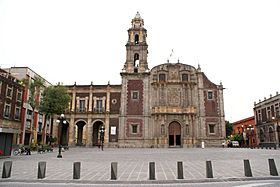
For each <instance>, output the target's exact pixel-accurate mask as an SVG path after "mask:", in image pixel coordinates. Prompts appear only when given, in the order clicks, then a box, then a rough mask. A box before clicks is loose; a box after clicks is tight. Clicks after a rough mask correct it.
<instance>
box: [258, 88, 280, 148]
mask: <svg viewBox="0 0 280 187" xmlns="http://www.w3.org/2000/svg"><path fill="white" fill-rule="evenodd" d="M279 107H280V94H279V93H278V92H276V95H275V96H272V95H270V97H269V98H264V100H263V101H261V100H259V102H258V103H257V102H255V103H254V114H255V121H256V128H257V136H258V140H259V145H260V146H262V147H274V146H277V147H279V139H280V126H279V125H280V122H279V121H280V112H279Z"/></svg>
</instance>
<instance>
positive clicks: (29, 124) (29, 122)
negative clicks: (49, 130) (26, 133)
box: [25, 121, 31, 129]
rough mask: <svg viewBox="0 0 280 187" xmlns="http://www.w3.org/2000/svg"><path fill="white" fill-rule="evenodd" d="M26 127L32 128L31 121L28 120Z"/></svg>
mask: <svg viewBox="0 0 280 187" xmlns="http://www.w3.org/2000/svg"><path fill="white" fill-rule="evenodd" d="M25 124H26V128H28V129H30V128H31V121H26V123H25Z"/></svg>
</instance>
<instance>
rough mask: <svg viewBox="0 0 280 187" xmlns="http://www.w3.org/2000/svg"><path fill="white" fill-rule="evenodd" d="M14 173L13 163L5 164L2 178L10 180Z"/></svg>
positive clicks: (7, 162) (6, 162)
mask: <svg viewBox="0 0 280 187" xmlns="http://www.w3.org/2000/svg"><path fill="white" fill-rule="evenodd" d="M11 173H12V161H5V162H4V163H3V170H2V178H10V177H11Z"/></svg>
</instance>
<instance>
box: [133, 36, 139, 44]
mask: <svg viewBox="0 0 280 187" xmlns="http://www.w3.org/2000/svg"><path fill="white" fill-rule="evenodd" d="M134 41H135V44H139V35H138V34H135V37H134Z"/></svg>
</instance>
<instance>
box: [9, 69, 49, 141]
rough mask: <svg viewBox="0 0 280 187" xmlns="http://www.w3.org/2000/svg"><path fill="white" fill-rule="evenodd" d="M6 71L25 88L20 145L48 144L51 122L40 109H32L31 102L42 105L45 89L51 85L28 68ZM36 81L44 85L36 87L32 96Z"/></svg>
mask: <svg viewBox="0 0 280 187" xmlns="http://www.w3.org/2000/svg"><path fill="white" fill-rule="evenodd" d="M5 70H6V71H7V72H9V73H10V74H11V75H13V76H14V77H16V78H17V79H18V80H20V81H21V82H22V85H23V86H24V95H23V107H22V109H21V114H22V120H21V134H20V142H19V143H20V144H24V145H29V144H30V143H46V141H47V140H46V137H48V135H49V134H50V125H49V123H50V122H49V120H45V115H44V114H42V113H40V112H39V111H38V107H34V108H32V107H31V105H30V100H31V99H35V102H37V103H40V100H41V94H42V93H43V90H44V88H45V87H48V86H50V85H51V84H50V83H49V82H48V81H47V80H45V79H44V78H43V77H41V76H40V75H39V74H37V73H36V72H34V71H33V70H32V69H30V68H28V67H11V68H8V69H5ZM36 80H40V81H41V82H42V83H43V85H42V86H39V87H36V88H35V93H34V94H33V95H32V93H31V89H30V88H31V84H32V83H34V81H36ZM44 123H46V124H44ZM43 131H44V132H43Z"/></svg>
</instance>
